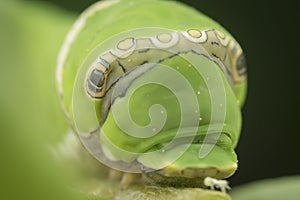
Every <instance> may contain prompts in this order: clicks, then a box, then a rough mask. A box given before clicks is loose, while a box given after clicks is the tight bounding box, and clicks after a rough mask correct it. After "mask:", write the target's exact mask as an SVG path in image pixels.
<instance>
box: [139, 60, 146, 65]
mask: <svg viewBox="0 0 300 200" xmlns="http://www.w3.org/2000/svg"><path fill="white" fill-rule="evenodd" d="M147 63H148V61H147V60H145V61H144V62H142V63H141V64H140V65H144V64H147Z"/></svg>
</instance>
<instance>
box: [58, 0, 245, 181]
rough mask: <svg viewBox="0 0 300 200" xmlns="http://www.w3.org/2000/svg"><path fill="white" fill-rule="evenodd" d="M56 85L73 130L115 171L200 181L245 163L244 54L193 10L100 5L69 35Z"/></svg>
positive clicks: (148, 2)
mask: <svg viewBox="0 0 300 200" xmlns="http://www.w3.org/2000/svg"><path fill="white" fill-rule="evenodd" d="M57 85H58V93H59V97H60V101H61V105H62V108H63V110H64V112H65V115H66V118H67V120H68V122H69V124H70V126H71V127H72V128H73V130H74V131H75V132H76V133H77V134H78V136H79V138H80V140H81V142H82V144H83V145H84V146H85V148H86V149H87V150H88V151H89V152H90V153H91V154H92V155H93V156H94V157H95V158H96V159H97V160H99V161H101V162H102V163H104V164H106V165H108V166H109V167H111V168H114V169H117V170H121V171H125V172H129V173H143V174H144V175H145V176H146V177H148V178H149V179H150V180H152V181H154V182H155V183H158V184H167V185H187V186H196V187H198V186H201V185H203V180H204V179H205V178H206V177H212V178H216V179H223V178H226V177H229V176H231V175H232V174H233V173H234V172H235V170H236V169H237V156H236V153H235V152H234V148H235V146H236V145H237V142H238V138H239V135H240V131H241V111H240V109H241V107H242V105H243V102H244V100H245V96H246V86H247V77H246V61H245V56H244V53H243V51H242V49H241V47H240V45H239V44H238V42H237V41H236V40H235V39H234V38H233V37H232V35H231V34H230V33H229V32H228V31H227V30H226V29H224V28H223V27H222V26H221V25H219V24H218V23H217V22H215V21H213V20H212V19H210V18H208V17H207V16H205V15H204V14H202V13H200V12H198V11H196V10H194V9H192V8H190V7H188V6H185V5H183V4H181V3H178V2H173V1H158V0H140V1H136V0H110V1H101V2H99V3H96V4H94V5H93V6H91V7H90V8H89V9H87V10H86V11H85V12H84V13H83V14H82V15H81V16H80V17H79V19H78V20H77V21H76V22H75V24H74V26H73V28H72V29H71V31H70V32H69V34H68V35H67V37H66V40H65V43H64V45H63V46H62V49H61V52H60V55H59V58H58V67H57Z"/></svg>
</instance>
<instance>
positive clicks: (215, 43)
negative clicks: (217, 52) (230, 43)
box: [210, 41, 220, 46]
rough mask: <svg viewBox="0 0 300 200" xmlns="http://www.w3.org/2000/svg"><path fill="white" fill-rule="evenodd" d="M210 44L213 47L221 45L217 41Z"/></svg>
mask: <svg viewBox="0 0 300 200" xmlns="http://www.w3.org/2000/svg"><path fill="white" fill-rule="evenodd" d="M210 44H211V45H217V46H219V45H220V44H219V42H216V41H211V42H210Z"/></svg>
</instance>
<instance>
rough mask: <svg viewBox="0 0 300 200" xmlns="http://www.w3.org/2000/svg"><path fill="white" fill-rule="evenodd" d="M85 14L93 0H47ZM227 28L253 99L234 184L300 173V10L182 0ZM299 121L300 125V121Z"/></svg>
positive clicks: (275, 4)
mask: <svg viewBox="0 0 300 200" xmlns="http://www.w3.org/2000/svg"><path fill="white" fill-rule="evenodd" d="M48 1H49V2H53V3H55V4H57V5H58V6H60V7H62V8H63V9H66V10H69V11H72V12H77V13H80V12H82V11H83V10H84V9H85V8H87V7H88V6H89V5H90V4H92V3H94V2H95V1H94V0H81V1H74V0H48ZM182 2H184V3H186V4H188V5H190V6H192V7H194V8H196V9H198V10H200V11H202V12H203V13H205V14H207V15H208V16H210V17H211V18H213V19H215V20H216V21H218V22H219V23H221V24H222V25H223V26H225V27H226V28H227V29H228V30H229V31H230V32H231V33H232V34H233V35H234V36H235V38H236V39H237V40H238V41H239V43H240V44H241V45H242V47H243V49H244V52H245V54H246V56H247V61H248V74H249V77H248V79H249V87H248V97H247V101H246V104H245V107H244V109H243V120H244V121H243V130H242V134H241V138H240V142H239V144H238V147H237V152H238V155H239V169H238V171H237V172H236V174H235V175H234V176H233V177H232V178H230V181H231V185H238V184H242V183H246V182H250V181H254V180H258V179H264V178H271V177H278V176H284V175H293V174H300V133H299V129H298V125H300V122H299V119H300V117H299V115H298V111H299V110H298V108H299V106H298V105H299V97H298V96H299V95H298V93H299V83H298V80H299V78H298V77H299V76H300V74H298V72H299V70H298V69H299V67H300V66H299V63H298V59H299V56H298V54H299V49H298V45H297V44H296V43H298V40H299V39H298V37H297V36H298V33H297V31H296V29H297V26H298V25H299V22H298V20H299V19H300V17H299V14H297V13H298V12H299V10H297V8H296V6H294V5H293V4H292V3H290V2H289V1H284V2H283V1H270V0H265V1H264V0H252V1H240V0H230V1H225V0H209V1H208V0H206V1H204V0H182ZM298 123H299V124H298Z"/></svg>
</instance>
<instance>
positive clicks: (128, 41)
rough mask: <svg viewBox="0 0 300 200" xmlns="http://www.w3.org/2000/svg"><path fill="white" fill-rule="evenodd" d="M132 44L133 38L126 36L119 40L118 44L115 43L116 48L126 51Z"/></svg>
mask: <svg viewBox="0 0 300 200" xmlns="http://www.w3.org/2000/svg"><path fill="white" fill-rule="evenodd" d="M133 46H134V39H133V38H127V39H125V40H122V41H121V42H119V44H118V45H117V48H118V49H120V50H122V51H126V50H129V49H131V48H132V47H133Z"/></svg>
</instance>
